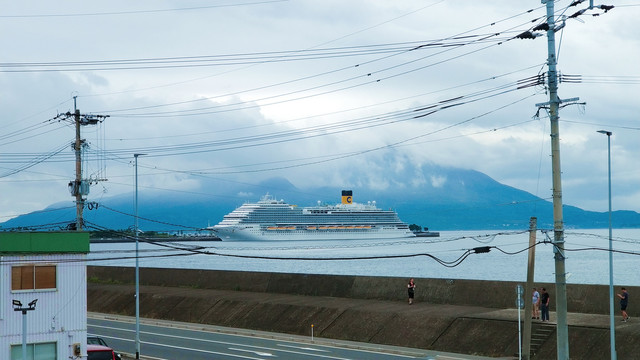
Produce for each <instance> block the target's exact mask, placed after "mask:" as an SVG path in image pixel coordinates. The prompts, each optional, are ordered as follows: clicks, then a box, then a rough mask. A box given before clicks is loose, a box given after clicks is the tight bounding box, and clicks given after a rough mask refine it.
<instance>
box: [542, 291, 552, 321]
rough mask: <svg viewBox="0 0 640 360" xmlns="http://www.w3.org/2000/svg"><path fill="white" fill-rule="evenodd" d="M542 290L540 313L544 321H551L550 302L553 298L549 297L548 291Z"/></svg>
mask: <svg viewBox="0 0 640 360" xmlns="http://www.w3.org/2000/svg"><path fill="white" fill-rule="evenodd" d="M541 290H542V295H541V296H540V312H541V313H542V321H549V301H550V300H551V296H549V293H548V292H547V289H545V288H542V289H541Z"/></svg>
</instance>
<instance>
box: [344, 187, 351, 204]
mask: <svg viewBox="0 0 640 360" xmlns="http://www.w3.org/2000/svg"><path fill="white" fill-rule="evenodd" d="M352 202H353V192H352V191H351V190H342V203H343V204H351V203H352Z"/></svg>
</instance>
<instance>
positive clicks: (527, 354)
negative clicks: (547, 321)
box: [522, 217, 538, 360]
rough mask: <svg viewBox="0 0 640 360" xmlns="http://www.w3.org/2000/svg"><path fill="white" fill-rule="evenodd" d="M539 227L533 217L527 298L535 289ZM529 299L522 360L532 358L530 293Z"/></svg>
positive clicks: (530, 231) (526, 306)
mask: <svg viewBox="0 0 640 360" xmlns="http://www.w3.org/2000/svg"><path fill="white" fill-rule="evenodd" d="M537 226H538V219H537V218H536V217H532V218H531V219H530V220H529V254H528V255H529V260H528V265H527V287H526V290H525V291H524V294H525V296H527V291H531V290H532V289H533V280H534V277H533V275H534V273H535V265H536V246H535V245H536V231H537ZM529 294H530V295H529V297H528V298H527V299H526V300H525V303H524V331H523V335H522V337H523V338H524V341H523V350H522V358H523V359H525V360H529V359H530V358H531V319H530V318H529V315H528V314H531V313H532V310H533V297H532V295H531V293H529Z"/></svg>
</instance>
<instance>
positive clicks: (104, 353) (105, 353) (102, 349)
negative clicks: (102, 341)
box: [87, 344, 116, 360]
mask: <svg viewBox="0 0 640 360" xmlns="http://www.w3.org/2000/svg"><path fill="white" fill-rule="evenodd" d="M87 360H116V353H115V352H114V351H113V349H112V348H110V347H108V346H102V345H95V344H87Z"/></svg>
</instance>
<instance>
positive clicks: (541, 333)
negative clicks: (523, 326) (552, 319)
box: [530, 322, 556, 358]
mask: <svg viewBox="0 0 640 360" xmlns="http://www.w3.org/2000/svg"><path fill="white" fill-rule="evenodd" d="M555 332H556V325H555V324H550V323H541V322H536V323H533V324H531V354H530V355H531V357H530V358H535V355H536V353H537V352H538V350H539V349H540V348H541V347H542V345H543V344H544V343H545V342H546V341H547V340H548V339H549V338H550V337H551V336H552V335H553V334H554V333H555Z"/></svg>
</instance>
